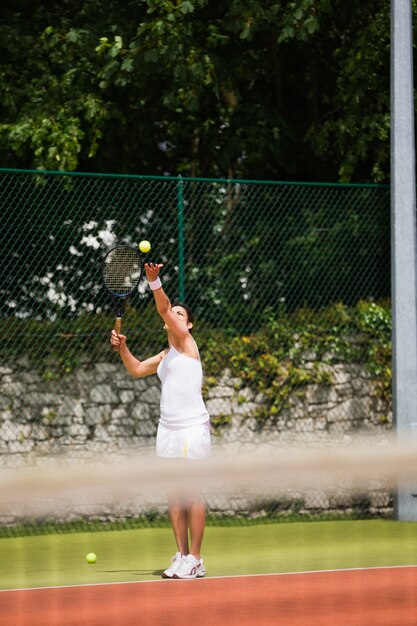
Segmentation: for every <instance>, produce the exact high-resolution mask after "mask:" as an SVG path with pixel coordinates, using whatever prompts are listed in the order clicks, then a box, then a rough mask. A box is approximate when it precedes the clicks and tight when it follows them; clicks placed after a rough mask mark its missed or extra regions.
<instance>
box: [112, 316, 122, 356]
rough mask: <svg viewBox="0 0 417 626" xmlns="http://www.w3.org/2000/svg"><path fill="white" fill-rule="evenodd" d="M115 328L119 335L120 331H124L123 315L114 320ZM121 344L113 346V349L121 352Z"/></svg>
mask: <svg viewBox="0 0 417 626" xmlns="http://www.w3.org/2000/svg"><path fill="white" fill-rule="evenodd" d="M114 330H115V331H116V333H117V334H118V335H120V333H121V332H122V318H121V317H116V320H115V322H114ZM119 349H120V348H119V346H113V351H114V352H119Z"/></svg>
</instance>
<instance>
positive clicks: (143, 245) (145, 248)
mask: <svg viewBox="0 0 417 626" xmlns="http://www.w3.org/2000/svg"><path fill="white" fill-rule="evenodd" d="M150 249H151V244H150V243H149V241H141V242H140V244H139V250H140V251H141V252H143V253H144V254H146V253H147V252H149V250H150Z"/></svg>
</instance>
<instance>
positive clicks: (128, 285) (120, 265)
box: [103, 247, 142, 296]
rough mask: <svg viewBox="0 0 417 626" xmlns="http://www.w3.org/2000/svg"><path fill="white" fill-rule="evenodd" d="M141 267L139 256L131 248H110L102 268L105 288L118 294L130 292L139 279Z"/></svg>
mask: <svg viewBox="0 0 417 626" xmlns="http://www.w3.org/2000/svg"><path fill="white" fill-rule="evenodd" d="M141 269H142V268H141V262H140V259H139V256H138V254H137V253H136V252H135V250H132V248H128V247H119V248H115V249H114V250H111V251H110V252H109V254H108V255H107V257H106V258H105V261H104V270H103V277H104V282H105V283H106V286H107V289H109V291H111V292H112V293H113V294H114V295H118V296H121V295H126V294H128V293H130V292H131V291H133V290H134V289H135V287H136V286H137V284H138V283H139V281H140V278H141V274H142V271H141Z"/></svg>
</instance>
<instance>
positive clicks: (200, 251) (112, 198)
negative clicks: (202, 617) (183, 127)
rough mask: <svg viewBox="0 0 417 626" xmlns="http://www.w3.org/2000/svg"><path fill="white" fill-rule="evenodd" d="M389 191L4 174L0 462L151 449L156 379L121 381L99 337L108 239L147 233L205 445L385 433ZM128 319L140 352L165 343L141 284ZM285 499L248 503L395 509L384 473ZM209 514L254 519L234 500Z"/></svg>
mask: <svg viewBox="0 0 417 626" xmlns="http://www.w3.org/2000/svg"><path fill="white" fill-rule="evenodd" d="M389 194H390V192H389V188H387V187H384V186H375V185H333V184H310V183H284V182H257V181H238V180H205V179H204V180H203V179H189V178H181V177H151V176H146V177H144V176H117V175H99V174H74V173H72V174H68V173H58V172H37V171H19V170H0V211H1V226H2V227H1V235H0V237H1V245H0V294H1V298H0V307H1V316H0V324H1V329H2V341H1V343H0V376H1V389H2V395H1V396H0V453H1V456H2V460H3V465H4V467H15V466H16V465H17V464H19V463H20V462H22V460H24V461H25V462H27V461H28V460H29V461H33V462H35V463H36V462H39V459H40V458H45V457H48V456H49V455H54V454H56V453H59V454H62V452H63V451H64V452H65V453H66V454H72V455H74V454H75V455H76V454H78V455H82V454H84V453H87V451H88V452H100V451H102V450H114V449H118V450H124V449H129V448H132V447H139V448H141V447H143V448H144V449H145V448H146V447H148V446H149V445H151V444H152V443H153V441H154V437H155V432H156V428H157V421H158V402H159V395H158V394H159V388H158V383H157V381H156V380H153V379H152V380H149V381H147V380H146V381H142V380H141V381H133V380H131V379H129V377H128V376H127V375H126V373H125V372H124V370H123V367H122V366H121V364H120V362H119V361H118V357H117V356H116V355H114V354H113V353H112V351H111V350H110V347H109V343H108V339H109V333H110V330H111V328H112V323H113V309H112V303H111V301H110V300H109V298H108V295H106V293H105V290H104V289H103V287H102V284H101V276H100V264H101V259H102V257H103V254H104V253H105V251H107V250H108V249H109V248H110V247H111V246H112V245H113V244H114V243H115V242H119V241H124V242H129V243H131V244H133V245H137V244H138V243H139V241H140V240H142V239H147V240H149V241H150V242H151V243H152V250H151V252H150V253H149V254H148V255H147V259H148V260H152V261H155V262H161V263H163V264H164V270H163V274H162V279H163V284H164V288H165V290H166V292H167V293H168V295H169V297H170V298H171V299H172V300H174V299H178V298H179V299H180V300H185V301H186V302H187V303H188V304H189V306H190V307H191V308H192V309H193V311H194V314H195V318H196V323H195V336H196V338H197V340H198V342H199V345H200V347H201V353H202V357H203V361H204V368H205V374H206V378H205V383H204V393H205V397H206V402H207V405H208V408H209V411H210V414H211V416H212V429H213V437H214V446H215V447H216V446H217V445H220V443H222V444H231V443H235V444H236V443H239V442H242V443H245V442H246V443H248V442H249V443H252V444H254V443H256V441H257V437H259V436H260V434H262V435H263V436H264V437H267V438H268V441H269V442H271V444H272V445H277V446H279V445H280V443H282V441H287V440H289V439H290V438H291V436H292V435H294V434H296V435H297V436H298V437H300V436H303V437H304V438H305V439H306V440H309V441H311V440H316V441H325V440H326V437H328V436H329V435H330V434H331V435H335V434H336V435H337V434H340V435H341V436H343V437H346V436H347V435H349V434H350V433H353V432H356V431H358V430H361V429H365V430H368V431H369V430H371V431H376V432H380V433H381V434H382V435H383V434H384V433H385V432H388V431H389V429H390V427H391V409H390V392H389V389H390V379H389V376H390V313H389V307H388V304H387V300H388V298H389V295H390V212H389V203H390V200H389ZM124 331H125V333H126V334H127V336H128V340H129V346H130V348H131V350H132V352H134V353H135V354H137V355H138V356H139V357H140V358H142V357H145V356H150V355H151V354H153V353H154V351H158V352H159V351H160V350H161V349H162V348H163V347H164V345H165V336H164V331H163V328H162V324H161V321H160V319H159V318H158V316H157V315H156V313H155V310H154V307H153V302H152V295H151V293H150V291H149V289H148V287H147V285H146V281H143V283H142V284H141V285H140V286H139V290H138V293H137V294H135V295H134V296H133V297H132V298H131V299H130V302H129V304H128V307H127V310H126V313H125V316H124ZM293 495H294V494H292V495H291V494H290V495H288V494H287V495H286V496H285V497H283V498H282V499H279V498H278V499H276V498H275V499H274V500H273V501H272V503H271V501H270V500H268V501H267V500H265V498H263V499H261V500H262V501H260V502H259V503H258V505H256V506H258V509H257V511H258V513H259V511H261V512H262V513H265V512H268V511H269V513H270V512H271V510H272V511H273V512H274V514H276V513H279V512H280V511H286V512H288V511H289V510H292V511H294V510H295V509H296V510H297V512H301V513H302V512H306V513H308V512H325V513H334V514H339V513H343V514H350V513H352V512H356V513H358V514H361V515H365V514H375V515H378V514H384V515H386V514H389V513H390V511H391V506H392V502H391V496H390V494H389V493H387V492H386V491H384V489H383V485H382V486H381V485H380V486H377V488H376V489H374V491H373V492H372V493H367V494H366V495H360V496H358V494H356V493H355V494H349V493H346V494H345V495H344V496H341V495H340V492H339V491H338V492H337V495H335V493H333V494H324V493H312V492H311V491H310V492H309V493H308V494H297V498H294V497H293ZM294 502H296V505H294ZM256 506H255V509H256ZM211 508H212V510H213V511H216V510H217V512H218V513H219V515H220V514H222V512H224V511H227V512H228V514H231V513H232V514H235V515H237V514H238V513H239V514H240V515H243V516H245V515H246V516H249V515H250V511H249V509H248V507H247V506H246V503H245V502H243V503H242V502H240V503H239V504H238V505H236V506H235V509H234V508H233V506H232V507H231V506H230V503H228V504H227V505H221V506H220V505H219V506H218V507H217V505H216V503H215V502H214V503H212V507H211ZM251 510H253V507H252V509H251ZM138 515H139V513H138V509H137V507H136V508H135V507H134V506H133V507H131V508H127V509H126V510H125V511H124V517H125V518H129V517H132V518H133V517H138ZM110 517H111V515H110ZM16 520H18V516H16V515H13V514H12V513H11V514H10V515H9V516H4V517H3V522H4V523H15V522H16Z"/></svg>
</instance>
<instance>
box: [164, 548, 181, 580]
mask: <svg viewBox="0 0 417 626" xmlns="http://www.w3.org/2000/svg"><path fill="white" fill-rule="evenodd" d="M184 560H185V556H184V555H182V554H181V552H177V554H176V555H175V556H173V557H172V559H171V565H170V566H169V567H167V568H166V570H165V571H164V572H162V578H174V574H175V572H176V571H177V569H178V568H179V566H180V565H181V563H182V561H184Z"/></svg>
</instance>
